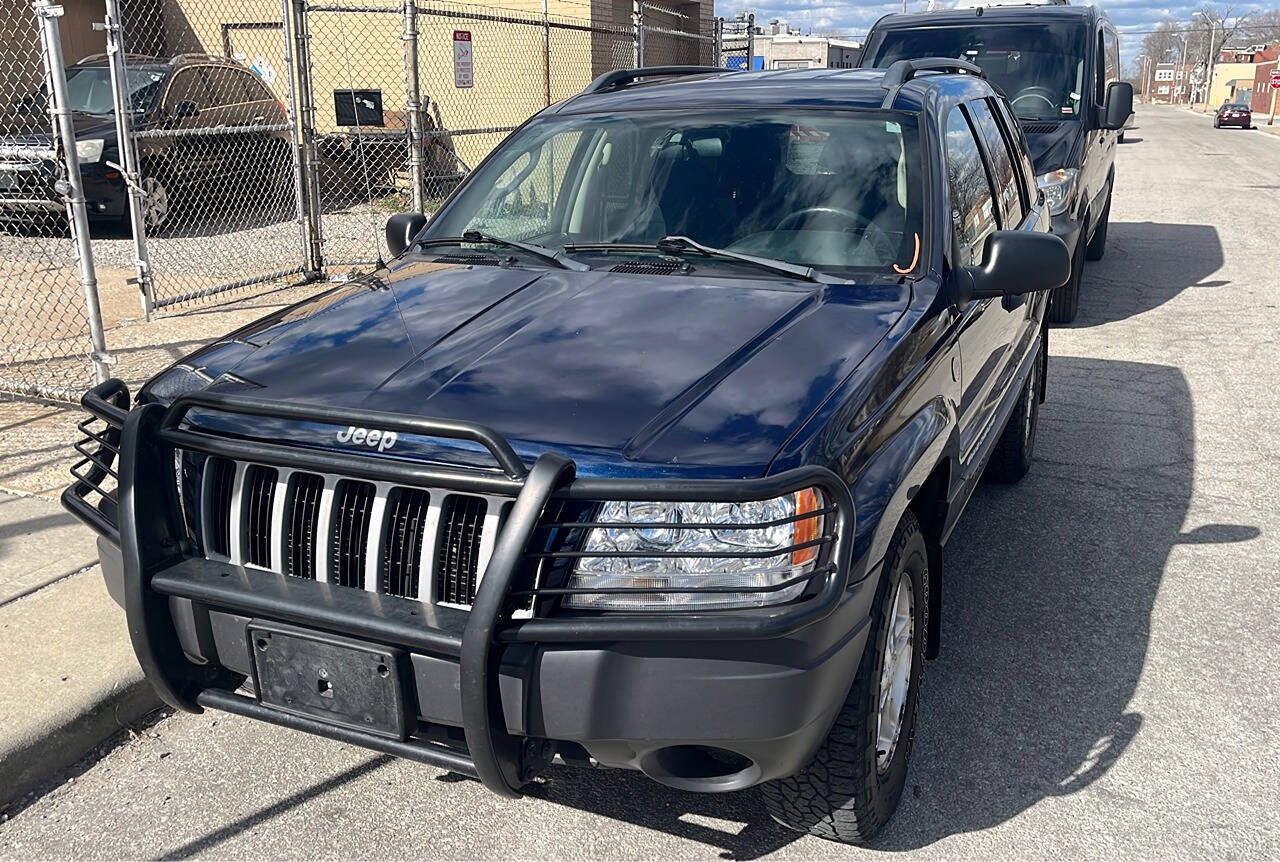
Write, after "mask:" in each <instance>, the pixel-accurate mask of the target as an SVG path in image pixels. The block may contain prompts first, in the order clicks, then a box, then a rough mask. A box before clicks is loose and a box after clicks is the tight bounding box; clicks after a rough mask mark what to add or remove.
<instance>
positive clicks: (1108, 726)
mask: <svg viewBox="0 0 1280 862" xmlns="http://www.w3.org/2000/svg"><path fill="white" fill-rule="evenodd" d="M1049 369H1050V370H1049V389H1048V401H1047V403H1046V404H1045V405H1044V407H1043V410H1042V412H1041V418H1040V429H1039V437H1038V439H1037V441H1036V460H1035V464H1034V465H1033V467H1032V470H1031V473H1030V474H1029V475H1028V476H1027V477H1026V478H1025V479H1024V480H1023V481H1022V482H1021V483H1020V484H1018V485H1016V486H1012V487H997V486H985V487H983V488H981V489H980V490H979V491H978V493H977V494H975V495H974V498H973V500H972V502H971V503H970V505H969V508H968V511H967V512H966V513H965V515H964V517H963V518H962V521H961V523H960V524H959V526H958V528H957V530H956V532H955V535H954V537H953V539H952V541H951V542H950V543H949V544H948V545H947V561H946V578H947V581H946V588H945V593H944V596H945V598H944V608H945V611H944V615H943V643H942V653H941V656H940V657H939V659H938V660H937V661H935V662H934V663H933V664H932V665H931V666H929V667H928V668H926V677H925V687H924V701H923V703H922V706H921V720H920V725H919V728H918V730H917V734H916V748H915V752H914V754H913V758H912V766H911V771H910V773H909V774H908V777H907V786H908V792H907V794H906V798H905V799H904V800H903V805H902V807H901V810H900V811H899V813H898V816H897V818H896V819H895V820H894V822H893V823H892V824H891V825H890V827H889V829H888V830H887V832H886V833H885V834H884V835H883V837H882V839H881V840H880V841H879V842H877V846H879V847H881V848H883V849H893V850H902V849H913V848H919V847H922V846H926V845H929V844H932V843H933V842H935V841H938V840H939V839H941V838H944V837H946V836H948V835H953V834H956V833H963V832H973V831H978V830H983V829H988V828H991V827H993V826H996V825H997V824H1000V823H1003V822H1004V821H1006V820H1008V819H1010V818H1012V817H1015V816H1016V815H1018V814H1019V813H1021V812H1023V811H1025V810H1027V809H1028V808H1030V807H1031V806H1033V805H1035V804H1036V803H1038V802H1040V801H1042V800H1045V799H1050V798H1053V797H1057V796H1066V795H1069V794H1073V793H1076V792H1078V791H1080V790H1083V789H1084V788H1086V787H1088V786H1089V785H1090V784H1092V783H1093V782H1094V781H1096V780H1097V779H1098V778H1100V777H1101V776H1103V775H1105V774H1106V772H1107V770H1108V769H1110V768H1111V766H1112V765H1113V764H1115V763H1116V761H1117V760H1119V759H1120V758H1121V757H1123V756H1124V752H1125V749H1126V748H1127V747H1128V746H1129V744H1130V743H1131V742H1132V741H1133V739H1134V738H1135V737H1136V736H1137V735H1138V734H1139V733H1140V732H1141V731H1142V724H1143V716H1142V714H1141V713H1140V712H1138V711H1137V710H1135V709H1133V708H1132V707H1131V706H1130V701H1131V700H1132V698H1133V696H1134V693H1135V690H1136V688H1137V685H1138V680H1139V678H1140V676H1141V674H1142V672H1143V667H1144V664H1145V662H1146V656H1147V649H1148V642H1149V638H1150V634H1151V614H1152V607H1153V605H1154V603H1155V599H1156V594H1157V591H1158V590H1159V588H1160V582H1161V579H1162V577H1163V575H1164V572H1165V566H1166V563H1167V561H1168V558H1169V555H1170V552H1171V551H1172V550H1173V549H1174V548H1175V547H1176V546H1178V545H1180V544H1203V543H1224V542H1241V541H1248V540H1250V539H1253V538H1256V537H1257V536H1258V535H1259V530H1258V529H1257V528H1256V527H1253V526H1247V525H1235V524H1207V525H1201V526H1198V527H1196V528H1194V529H1190V530H1187V529H1186V528H1185V520H1186V516H1187V513H1188V510H1189V508H1190V503H1191V494H1192V486H1193V471H1194V457H1195V452H1194V435H1193V427H1194V411H1193V407H1192V401H1191V393H1190V389H1189V387H1188V384H1187V381H1186V379H1185V378H1184V376H1183V374H1182V372H1181V371H1179V370H1178V369H1176V368H1172V367H1169V366H1163V365H1152V364H1145V363H1134V362H1116V361H1107V360H1097V359H1078V358H1070V357H1062V356H1055V357H1052V358H1051V360H1050V365H1049Z"/></svg>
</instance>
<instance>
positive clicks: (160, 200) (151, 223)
mask: <svg viewBox="0 0 1280 862" xmlns="http://www.w3.org/2000/svg"><path fill="white" fill-rule="evenodd" d="M142 192H143V203H142V222H143V224H144V225H146V227H147V229H148V230H153V229H155V228H158V227H160V225H162V224H164V223H165V222H166V221H167V220H168V219H169V206H170V204H169V190H168V189H167V188H165V185H164V183H162V182H161V181H160V180H158V179H156V178H155V177H143V178H142Z"/></svg>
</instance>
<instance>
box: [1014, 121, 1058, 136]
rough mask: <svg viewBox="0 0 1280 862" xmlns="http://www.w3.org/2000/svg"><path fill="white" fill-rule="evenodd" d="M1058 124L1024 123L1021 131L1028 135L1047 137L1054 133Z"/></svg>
mask: <svg viewBox="0 0 1280 862" xmlns="http://www.w3.org/2000/svg"><path fill="white" fill-rule="evenodd" d="M1059 125H1061V124H1060V123H1024V124H1023V126H1022V131H1024V132H1026V133H1027V134H1028V135H1047V134H1049V133H1050V132H1056V131H1057V130H1058V126H1059Z"/></svg>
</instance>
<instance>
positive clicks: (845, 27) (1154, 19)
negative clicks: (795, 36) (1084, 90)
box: [716, 0, 1272, 69]
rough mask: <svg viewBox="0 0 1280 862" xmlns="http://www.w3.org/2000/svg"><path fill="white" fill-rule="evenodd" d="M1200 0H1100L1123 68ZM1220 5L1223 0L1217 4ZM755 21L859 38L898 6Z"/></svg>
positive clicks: (767, 9)
mask: <svg viewBox="0 0 1280 862" xmlns="http://www.w3.org/2000/svg"><path fill="white" fill-rule="evenodd" d="M1202 3H1203V0H1196V2H1188V3H1183V2H1175V3H1168V2H1152V0H1110V2H1107V3H1104V4H1102V6H1103V8H1105V9H1106V10H1107V14H1109V15H1110V16H1111V20H1113V21H1114V22H1115V23H1116V26H1117V27H1118V28H1119V29H1120V32H1121V33H1122V34H1123V33H1128V34H1130V35H1126V36H1123V37H1122V41H1121V45H1120V53H1121V55H1122V57H1123V60H1124V65H1125V67H1126V69H1128V67H1129V65H1130V63H1131V62H1132V61H1133V58H1134V57H1136V56H1137V54H1138V51H1139V49H1140V47H1141V44H1142V35H1141V31H1145V30H1151V29H1153V28H1154V27H1155V25H1156V24H1158V23H1159V22H1160V21H1161V20H1162V19H1164V18H1166V17H1172V18H1176V19H1178V20H1180V21H1188V20H1190V18H1191V13H1192V12H1193V11H1194V10H1195V9H1196V8H1198V7H1199V6H1201V5H1202ZM949 5H952V3H951V2H949V0H938V6H939V7H944V6H949ZM1233 5H1235V6H1236V10H1237V11H1236V12H1234V13H1233V14H1241V13H1244V12H1248V11H1249V10H1251V9H1252V10H1257V11H1261V10H1262V9H1264V8H1269V7H1270V6H1271V5H1272V4H1270V3H1268V4H1265V6H1264V5H1263V4H1252V3H1238V4H1233ZM925 6H926V0H908V3H907V10H908V11H910V12H923V11H924V9H925ZM1218 7H1219V8H1223V6H1222V4H1218ZM751 8H752V7H751V6H750V5H749V4H743V3H735V2H732V0H728V2H726V0H717V2H716V14H717V15H723V16H725V17H726V18H731V17H733V16H734V15H735V14H736V13H737V12H738V11H739V10H741V9H751ZM754 11H755V13H756V20H757V22H763V23H767V22H768V21H769V20H770V19H771V18H785V19H786V20H787V22H788V23H790V24H791V26H792V27H798V28H800V29H801V30H802V31H806V32H807V31H810V30H812V31H814V32H824V33H825V32H831V31H839V32H842V33H844V34H845V35H847V36H849V37H851V38H854V39H859V40H860V39H861V38H862V37H863V36H864V35H866V32H867V30H869V29H870V28H871V25H872V24H874V23H875V21H876V19H877V18H879V17H880V16H881V15H884V14H886V13H888V12H900V11H902V2H901V0H898V2H897V3H849V2H845V3H841V2H830V0H798V2H790V3H784V2H772V3H769V4H766V5H760V6H755V7H754Z"/></svg>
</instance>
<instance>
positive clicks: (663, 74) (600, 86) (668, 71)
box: [582, 66, 730, 94]
mask: <svg viewBox="0 0 1280 862" xmlns="http://www.w3.org/2000/svg"><path fill="white" fill-rule="evenodd" d="M728 71H730V70H729V69H722V68H720V67H719V66H647V67H643V68H640V69H614V70H613V71H612V72H605V73H604V74H603V75H601V76H600V77H598V78H596V79H595V80H594V81H592V82H591V83H590V84H588V85H587V88H586V89H585V90H583V91H582V92H583V93H584V94H585V93H601V92H604V91H605V90H614V89H617V88H619V87H625V86H626V85H627V84H630V83H631V82H632V81H634V80H636V79H637V78H670V77H675V76H678V75H718V74H720V73H721V72H728Z"/></svg>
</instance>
